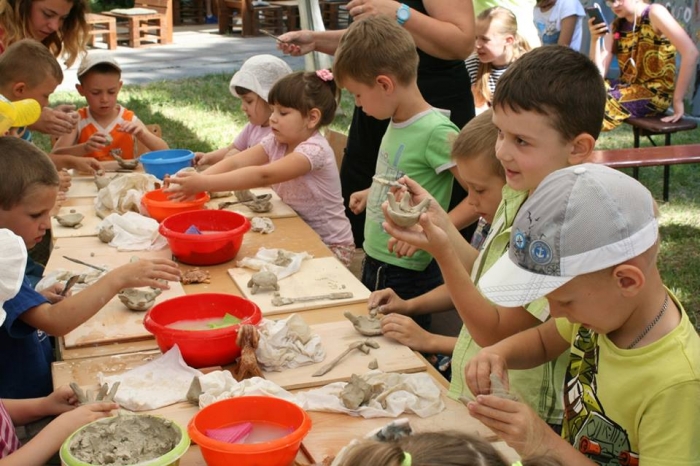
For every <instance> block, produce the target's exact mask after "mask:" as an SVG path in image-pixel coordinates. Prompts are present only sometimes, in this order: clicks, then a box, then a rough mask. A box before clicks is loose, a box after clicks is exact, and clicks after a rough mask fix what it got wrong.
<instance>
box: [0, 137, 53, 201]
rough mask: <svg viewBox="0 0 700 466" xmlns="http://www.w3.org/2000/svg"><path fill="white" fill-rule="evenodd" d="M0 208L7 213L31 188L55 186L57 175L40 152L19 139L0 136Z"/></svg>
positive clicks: (48, 160)
mask: <svg viewBox="0 0 700 466" xmlns="http://www.w3.org/2000/svg"><path fill="white" fill-rule="evenodd" d="M0 154H2V155H1V156H0V157H2V170H1V171H0V208H2V209H3V210H10V209H12V208H13V207H15V206H16V205H17V204H19V203H20V202H22V200H23V199H24V198H25V197H26V196H27V194H28V193H29V191H30V190H31V189H32V188H33V187H35V186H37V185H38V186H58V172H57V171H56V167H55V166H54V164H53V162H52V161H51V159H50V158H49V156H48V155H46V154H45V153H44V152H42V151H41V149H39V148H37V147H36V146H35V145H33V144H31V143H29V142H26V141H24V140H22V139H19V138H16V137H12V136H3V137H0Z"/></svg>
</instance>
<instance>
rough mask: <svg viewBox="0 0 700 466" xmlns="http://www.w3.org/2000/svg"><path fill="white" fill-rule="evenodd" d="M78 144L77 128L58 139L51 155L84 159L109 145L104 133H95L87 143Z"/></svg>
mask: <svg viewBox="0 0 700 466" xmlns="http://www.w3.org/2000/svg"><path fill="white" fill-rule="evenodd" d="M77 142H78V127H77V126H76V127H75V128H73V131H71V132H70V133H68V134H64V135H63V136H61V137H60V138H58V140H57V141H56V144H54V146H53V148H52V149H51V154H55V155H73V156H76V157H84V156H86V155H88V154H89V153H91V152H95V151H97V150H101V149H103V148H104V147H105V145H106V144H107V137H106V136H105V135H104V134H102V133H95V134H93V135H91V136H90V138H88V140H87V141H85V142H83V143H81V144H77Z"/></svg>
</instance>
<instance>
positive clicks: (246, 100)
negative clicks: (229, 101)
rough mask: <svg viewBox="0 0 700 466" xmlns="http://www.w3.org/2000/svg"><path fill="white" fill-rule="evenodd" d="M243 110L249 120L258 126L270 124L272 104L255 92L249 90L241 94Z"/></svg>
mask: <svg viewBox="0 0 700 466" xmlns="http://www.w3.org/2000/svg"><path fill="white" fill-rule="evenodd" d="M241 110H243V112H244V113H245V114H246V116H247V117H248V121H250V122H251V123H252V124H254V125H257V126H268V125H269V124H270V114H271V113H272V110H271V109H270V106H269V105H268V104H267V102H265V101H264V100H263V99H262V97H260V96H259V95H258V94H256V93H255V92H248V93H247V94H243V95H242V96H241Z"/></svg>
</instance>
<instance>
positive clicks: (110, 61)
mask: <svg viewBox="0 0 700 466" xmlns="http://www.w3.org/2000/svg"><path fill="white" fill-rule="evenodd" d="M101 64H106V65H110V66H111V67H113V68H114V69H116V70H117V71H119V72H121V70H122V68H121V66H119V63H117V60H116V59H115V58H114V56H113V55H112V54H110V53H106V52H94V53H88V54H87V55H85V57H84V58H83V61H82V62H80V66H79V67H78V76H79V77H80V76H82V75H84V74H85V73H87V72H88V71H90V69H91V68H94V67H95V66H97V65H101Z"/></svg>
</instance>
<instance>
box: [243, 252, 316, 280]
mask: <svg viewBox="0 0 700 466" xmlns="http://www.w3.org/2000/svg"><path fill="white" fill-rule="evenodd" d="M279 251H283V252H285V253H286V254H288V255H289V257H291V259H292V261H291V262H290V263H289V265H287V266H285V267H282V266H279V265H275V261H276V260H277V258H278V252H279ZM313 257H314V256H312V255H311V254H309V253H307V252H290V251H285V250H284V249H267V248H260V249H259V250H258V252H257V253H256V254H255V256H253V257H244V258H243V259H241V260H240V261H238V262H236V267H247V268H249V269H253V270H267V271H268V272H272V273H274V274H275V275H277V279H278V280H282V279H283V278H286V277H288V276H290V275H292V274H295V273H297V272H298V271H299V269H301V262H302V261H303V260H305V259H312V258H313Z"/></svg>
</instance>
